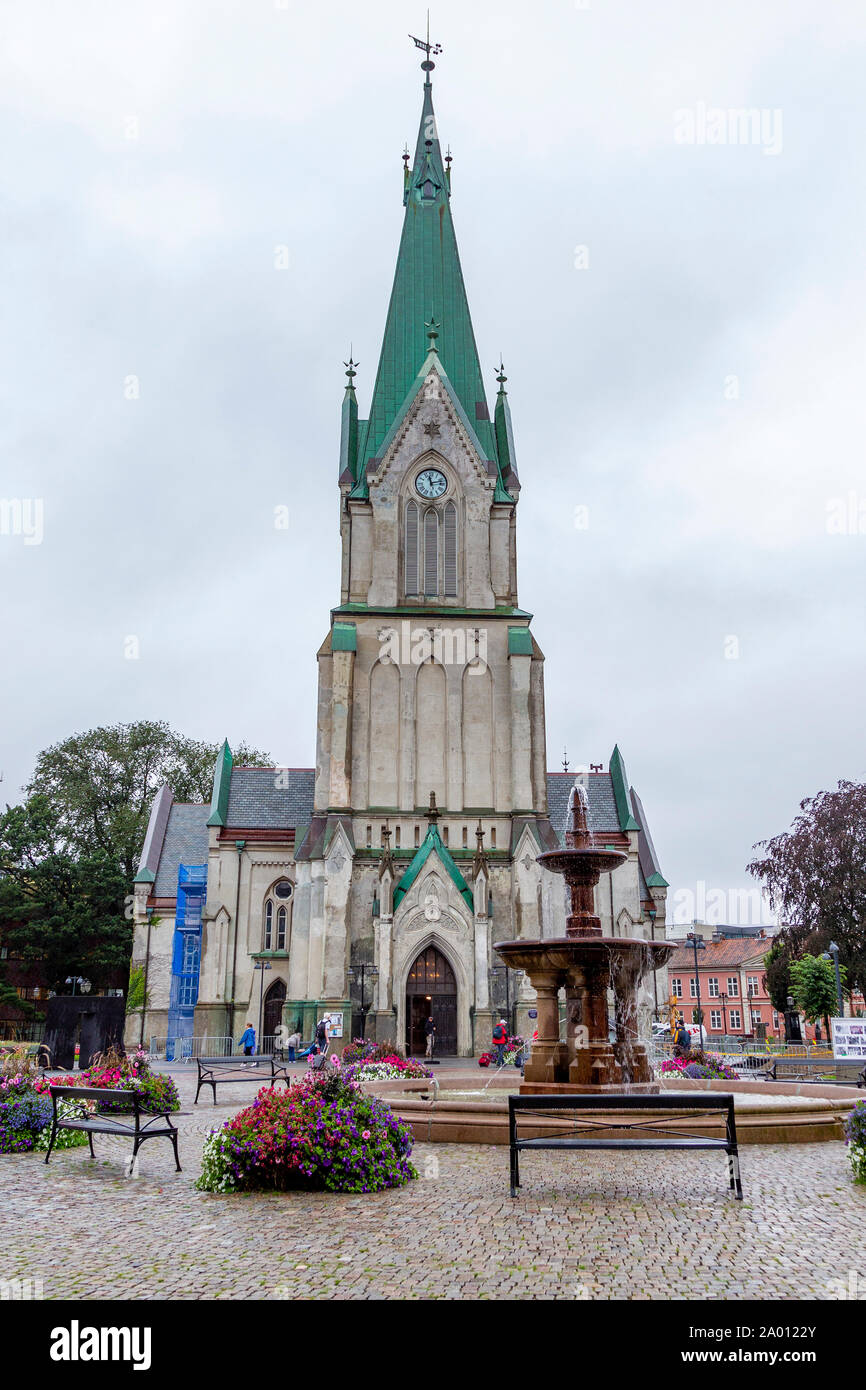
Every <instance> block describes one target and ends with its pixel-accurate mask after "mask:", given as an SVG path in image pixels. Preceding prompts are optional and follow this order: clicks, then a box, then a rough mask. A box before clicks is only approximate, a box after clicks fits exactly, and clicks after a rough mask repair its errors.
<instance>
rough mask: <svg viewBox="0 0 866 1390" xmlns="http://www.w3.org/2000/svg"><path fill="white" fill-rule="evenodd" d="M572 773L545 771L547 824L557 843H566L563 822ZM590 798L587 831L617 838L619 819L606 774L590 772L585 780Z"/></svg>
mask: <svg viewBox="0 0 866 1390" xmlns="http://www.w3.org/2000/svg"><path fill="white" fill-rule="evenodd" d="M574 779H575V775H574V773H573V772H548V774H547V810H548V814H549V816H550V823H551V825H552V826H553V828H554V830H555V831H556V837H557V839H558V840H559V843H560V844H564V843H565V821H566V816H567V814H568V798H569V795H570V794H571V789H572V787H573V786H574ZM586 790H587V794H588V796H589V816H588V821H589V828H590V830H591V831H594V832H595V833H596V834H601V833H602V832H607V833H612V834H615V835H618V834H619V833H620V831H619V816H618V814H617V809H616V798H615V796H614V794H613V782H612V780H611V776H610V773H609V772H590V773H589V775H588V776H587V778H586Z"/></svg>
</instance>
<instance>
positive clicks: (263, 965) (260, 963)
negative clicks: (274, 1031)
mask: <svg viewBox="0 0 866 1390" xmlns="http://www.w3.org/2000/svg"><path fill="white" fill-rule="evenodd" d="M253 969H254V970H260V971H261V972H262V973H261V975H260V976H259V1048H261V1047H262V1046H263V1043H264V1039H263V1038H262V1009H263V1007H264V1002H265V971H266V970H270V969H271V962H270V961H269V960H257V961H256V963H255V965H254V966H253Z"/></svg>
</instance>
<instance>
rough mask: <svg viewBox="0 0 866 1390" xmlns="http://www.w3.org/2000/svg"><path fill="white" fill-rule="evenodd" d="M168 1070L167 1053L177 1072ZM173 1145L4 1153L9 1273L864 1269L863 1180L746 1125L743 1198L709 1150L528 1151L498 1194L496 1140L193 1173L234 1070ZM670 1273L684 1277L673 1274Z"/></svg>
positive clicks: (527, 1285)
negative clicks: (373, 1159) (407, 1177)
mask: <svg viewBox="0 0 866 1390" xmlns="http://www.w3.org/2000/svg"><path fill="white" fill-rule="evenodd" d="M176 1075H177V1073H176ZM178 1080H179V1086H180V1092H181V1097H182V1108H183V1112H184V1113H183V1114H182V1115H181V1116H180V1117H179V1118H178V1121H177V1122H178V1125H179V1128H180V1131H181V1140H180V1153H181V1162H182V1164H183V1169H184V1171H183V1172H182V1173H176V1172H175V1171H174V1164H173V1159H172V1154H171V1146H170V1145H169V1144H168V1143H166V1142H164V1141H162V1140H157V1141H156V1143H154V1144H148V1145H145V1147H144V1149H143V1151H142V1155H141V1158H140V1162H139V1166H138V1172H137V1175H136V1176H135V1177H127V1170H128V1166H129V1157H130V1152H131V1146H130V1144H129V1143H128V1142H125V1141H122V1140H116V1139H112V1138H109V1137H107V1136H104V1135H97V1136H96V1138H95V1141H94V1142H95V1148H96V1155H97V1157H96V1161H95V1162H91V1160H90V1157H89V1153H88V1150H87V1149H86V1148H80V1149H73V1150H67V1151H66V1152H59V1153H56V1154H53V1155H52V1157H51V1163H50V1164H49V1165H48V1166H47V1167H46V1165H45V1163H44V1161H43V1158H42V1156H41V1155H38V1154H27V1155H21V1156H14V1155H9V1156H4V1157H3V1158H2V1159H0V1209H2V1211H3V1213H4V1218H3V1227H4V1235H3V1268H2V1271H0V1273H2V1277H3V1278H5V1279H12V1278H19V1279H26V1278H30V1279H34V1278H41V1279H42V1280H43V1287H44V1297H45V1298H46V1299H62V1298H108V1299H111V1298H140V1299H167V1298H171V1299H218V1298H225V1299H293V1298H316V1299H391V1298H394V1299H440V1298H444V1299H532V1298H540V1299H642V1300H646V1299H667V1298H674V1299H684V1298H694V1299H701V1300H706V1299H795V1298H807V1299H833V1298H835V1297H836V1296H837V1295H836V1292H835V1289H834V1286H833V1284H832V1282H831V1281H833V1280H837V1279H840V1278H841V1279H843V1280H845V1281H847V1278H848V1271H849V1270H856V1271H859V1273H860V1275H861V1278H862V1276H863V1275H864V1274H866V1189H864V1188H858V1187H856V1186H855V1185H854V1184H853V1183H852V1181H851V1176H850V1168H849V1165H848V1161H847V1158H846V1153H845V1146H844V1145H843V1144H841V1143H824V1144H788V1145H775V1146H772V1147H770V1146H761V1145H749V1146H747V1147H746V1148H745V1150H743V1151H742V1152H741V1163H742V1171H743V1182H744V1186H745V1201H744V1202H743V1203H738V1202H734V1201H733V1200H732V1199H731V1197H730V1196H729V1189H728V1184H727V1173H726V1168H725V1160H724V1157H723V1156H722V1155H719V1154H694V1155H693V1154H689V1155H687V1156H685V1157H684V1156H682V1155H680V1154H665V1153H662V1154H655V1153H637V1154H629V1155H627V1156H626V1155H624V1154H622V1153H617V1152H610V1153H592V1154H581V1153H563V1154H559V1153H550V1152H545V1153H539V1154H525V1155H524V1156H523V1157H522V1160H521V1177H522V1181H523V1183H524V1186H523V1188H522V1189H521V1192H520V1195H519V1196H518V1198H517V1199H516V1200H514V1201H512V1200H511V1198H510V1197H509V1195H508V1151H507V1149H506V1148H504V1147H486V1146H484V1147H483V1146H470V1145H425V1144H419V1145H417V1146H416V1149H415V1153H414V1159H415V1163H416V1166H417V1168H418V1170H419V1173H420V1175H421V1176H420V1178H419V1180H418V1181H417V1182H413V1183H411V1184H410V1185H409V1186H408V1187H406V1188H401V1189H396V1190H393V1191H387V1192H382V1193H377V1194H374V1195H371V1196H363V1197H361V1196H354V1195H347V1196H340V1195H334V1194H328V1193H302V1192H297V1193H281V1194H277V1193H274V1194H267V1193H265V1194H261V1193H260V1194H245V1195H238V1196H212V1195H209V1194H204V1193H199V1192H196V1191H195V1188H194V1183H195V1179H196V1178H197V1176H198V1172H199V1159H200V1153H201V1145H202V1141H203V1138H204V1135H205V1133H206V1131H207V1130H208V1129H209V1128H210V1127H211V1126H212V1125H214V1124H215V1123H218V1122H219V1121H221V1120H223V1119H226V1118H227V1117H228V1116H229V1115H230V1114H232V1113H233V1112H234V1111H236V1110H237V1109H239V1108H240V1107H241V1106H243V1105H246V1104H249V1102H250V1100H251V1099H252V1096H253V1094H254V1088H253V1087H252V1086H249V1085H232V1086H227V1087H225V1088H223V1089H222V1090H221V1092H220V1103H219V1104H218V1105H217V1106H213V1104H212V1103H211V1102H210V1100H206V1099H205V1098H204V1096H203V1097H202V1100H201V1102H200V1103H199V1105H198V1106H197V1107H195V1108H193V1106H192V1096H193V1094H194V1084H193V1082H192V1079H191V1077H190V1075H189V1073H185V1072H181V1073H180V1074H179V1076H178ZM686 1288H687V1290H688V1292H686Z"/></svg>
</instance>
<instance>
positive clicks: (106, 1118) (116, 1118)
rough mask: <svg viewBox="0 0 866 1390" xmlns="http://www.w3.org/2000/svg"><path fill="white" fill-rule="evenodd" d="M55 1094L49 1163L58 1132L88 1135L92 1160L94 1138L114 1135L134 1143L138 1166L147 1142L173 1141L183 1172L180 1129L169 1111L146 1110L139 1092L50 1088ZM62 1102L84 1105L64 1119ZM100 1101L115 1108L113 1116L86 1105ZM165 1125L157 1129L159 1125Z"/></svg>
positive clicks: (134, 1155)
mask: <svg viewBox="0 0 866 1390" xmlns="http://www.w3.org/2000/svg"><path fill="white" fill-rule="evenodd" d="M48 1089H49V1090H50V1092H51V1103H52V1105H53V1106H54V1118H53V1119H52V1121H51V1137H50V1139H49V1142H48V1152H47V1154H46V1155H45V1162H46V1163H47V1162H48V1160H49V1158H50V1157H51V1150H52V1149H53V1147H54V1141H55V1139H56V1138H57V1132H58V1130H61V1129H80V1130H84V1131H85V1133H86V1134H87V1139H88V1143H89V1144H90V1157H91V1158H95V1157H96V1155H95V1154H94V1152H93V1136H94V1134H114V1135H121V1136H125V1137H126V1138H128V1139H132V1161H133V1163H134V1162H135V1158H136V1155H137V1154H138V1151H139V1149H140V1148H141V1146H142V1144H143V1143H144V1141H145V1139H159V1138H165V1139H170V1140H171V1143H172V1145H173V1146H174V1161H175V1164H176V1166H177V1171H178V1172H181V1166H180V1159H179V1158H178V1156H177V1133H178V1132H177V1129H176V1127H175V1126H174V1125H173V1124H172V1122H171V1120H170V1119H169V1114H170V1112H169V1111H168V1110H159V1111H157V1112H155V1113H154V1112H151V1111H147V1110H144V1109H142V1103H143V1098H142V1096H140V1095H139V1093H138V1091H114V1090H109V1089H108V1088H107V1087H105V1086H49V1088H48ZM61 1100H66V1101H73V1102H80V1105H79V1106H78V1109H77V1113H75V1114H73V1115H69V1116H61V1114H60V1109H59V1104H58V1102H59V1101H61ZM88 1101H96V1104H97V1106H102V1107H108V1106H111V1111H110V1113H108V1114H106V1113H104V1112H103V1113H101V1114H100V1113H99V1111H98V1110H97V1112H96V1113H94V1112H93V1111H92V1110H91V1109H90V1107H89V1105H88V1104H86V1102H88ZM115 1107H118V1108H121V1107H122V1110H123V1111H127V1110H131V1111H132V1114H131V1115H128V1116H126V1115H125V1114H118V1113H116V1110H115ZM158 1120H162V1121H164V1123H163V1124H162V1125H160V1126H157V1123H156V1122H157V1121H158Z"/></svg>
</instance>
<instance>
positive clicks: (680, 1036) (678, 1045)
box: [674, 1023, 692, 1057]
mask: <svg viewBox="0 0 866 1390" xmlns="http://www.w3.org/2000/svg"><path fill="white" fill-rule="evenodd" d="M691 1050H692V1035H691V1033H690V1032H689V1030H688V1028H687V1027H686V1025H685V1024H684V1023H681V1024H680V1026H679V1028H678V1029H677V1031H676V1033H675V1034H674V1056H676V1057H688V1056H689V1054H690V1053H691Z"/></svg>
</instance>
